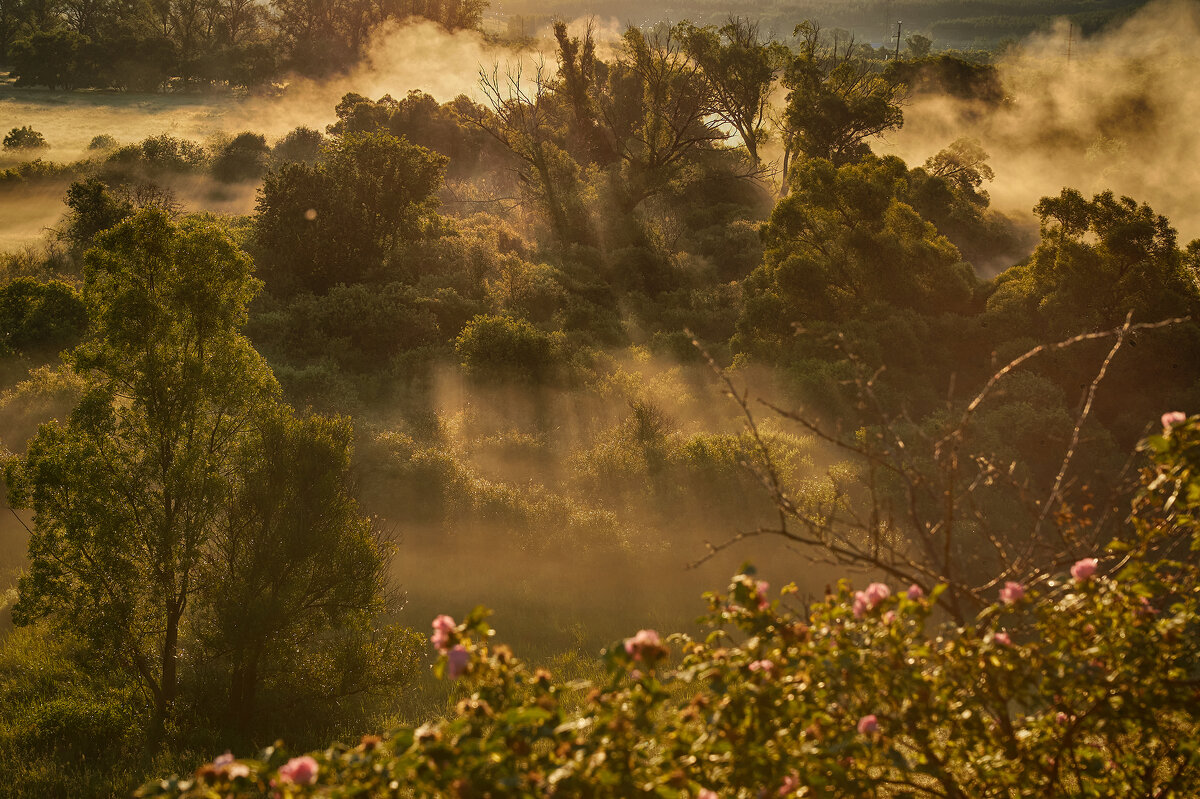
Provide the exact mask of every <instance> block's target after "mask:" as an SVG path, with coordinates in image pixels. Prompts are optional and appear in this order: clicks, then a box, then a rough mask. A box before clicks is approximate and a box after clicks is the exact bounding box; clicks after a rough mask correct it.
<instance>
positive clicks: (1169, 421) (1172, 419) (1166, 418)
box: [1162, 411, 1187, 434]
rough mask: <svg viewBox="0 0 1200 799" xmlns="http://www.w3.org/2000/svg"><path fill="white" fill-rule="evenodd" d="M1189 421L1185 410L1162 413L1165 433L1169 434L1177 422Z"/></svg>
mask: <svg viewBox="0 0 1200 799" xmlns="http://www.w3.org/2000/svg"><path fill="white" fill-rule="evenodd" d="M1186 421H1187V414H1186V413H1184V412H1183V411H1171V412H1169V413H1164V414H1163V415H1162V426H1163V433H1164V434H1169V433H1170V432H1171V428H1172V427H1174V426H1175V425H1177V424H1182V423H1183V422H1186Z"/></svg>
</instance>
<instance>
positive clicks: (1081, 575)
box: [1071, 558, 1098, 583]
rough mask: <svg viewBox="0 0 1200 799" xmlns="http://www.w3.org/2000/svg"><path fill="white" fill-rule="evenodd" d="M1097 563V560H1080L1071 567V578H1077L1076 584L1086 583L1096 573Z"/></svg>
mask: <svg viewBox="0 0 1200 799" xmlns="http://www.w3.org/2000/svg"><path fill="white" fill-rule="evenodd" d="M1097 563H1098V562H1097V560H1096V559H1095V558H1083V559H1082V560H1078V561H1076V562H1075V565H1074V566H1072V567H1071V576H1072V577H1074V578H1075V582H1077V583H1086V582H1087V581H1088V580H1089V579H1090V578H1091V576H1092V575H1093V574H1095V573H1096V566H1097Z"/></svg>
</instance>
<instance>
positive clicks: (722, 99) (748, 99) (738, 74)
mask: <svg viewBox="0 0 1200 799" xmlns="http://www.w3.org/2000/svg"><path fill="white" fill-rule="evenodd" d="M680 31H681V35H682V37H683V41H684V48H685V49H686V51H687V53H688V55H690V56H691V57H692V59H693V60H695V61H696V63H697V64H699V65H700V72H701V75H702V76H703V77H704V81H705V83H706V84H707V85H708V90H709V102H710V104H711V110H712V112H713V114H715V115H716V116H717V117H718V118H719V119H720V120H721V121H722V122H724V123H725V124H727V125H729V126H730V127H732V128H733V129H734V130H736V131H737V134H738V137H739V138H740V139H741V140H742V145H743V146H744V147H745V148H746V152H747V153H749V155H750V159H751V160H752V161H753V162H754V163H755V164H758V163H759V160H760V159H759V155H758V145H759V143H761V142H762V141H763V140H764V139H765V138H766V129H765V123H766V121H767V111H768V110H769V107H770V102H771V87H772V86H773V85H774V83H775V79H776V77H777V75H778V73H779V71H780V70H781V69H782V68H783V67H784V65H785V64H786V62H787V60H788V56H789V55H790V53H789V51H788V49H787V47H786V46H785V45H783V44H782V43H780V42H772V41H765V40H764V39H763V38H762V37H761V35H760V34H759V30H758V24H757V23H755V22H751V21H749V20H746V19H742V18H741V17H736V18H733V19H730V20H729V21H728V22H726V23H725V24H724V25H722V26H721V27H720V28H715V27H713V26H711V25H710V26H706V27H703V28H698V27H695V26H693V25H689V24H687V23H684V24H683V25H681V26H680Z"/></svg>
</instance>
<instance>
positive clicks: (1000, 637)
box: [992, 630, 1012, 646]
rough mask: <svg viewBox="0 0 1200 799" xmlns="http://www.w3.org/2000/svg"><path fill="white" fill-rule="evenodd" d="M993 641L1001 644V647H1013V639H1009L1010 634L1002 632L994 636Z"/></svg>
mask: <svg viewBox="0 0 1200 799" xmlns="http://www.w3.org/2000/svg"><path fill="white" fill-rule="evenodd" d="M992 640H993V641H995V642H996V643H998V644H1000V646H1012V639H1011V638H1009V637H1008V633H1006V632H1004V631H1003V630H1001V631H1000V632H998V633H996V634H995V635H994V636H992Z"/></svg>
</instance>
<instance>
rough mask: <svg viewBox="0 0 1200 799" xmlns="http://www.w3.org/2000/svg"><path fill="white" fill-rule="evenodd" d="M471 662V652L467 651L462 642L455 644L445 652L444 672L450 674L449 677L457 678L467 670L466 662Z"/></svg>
mask: <svg viewBox="0 0 1200 799" xmlns="http://www.w3.org/2000/svg"><path fill="white" fill-rule="evenodd" d="M470 662H471V654H470V653H469V652H467V648H466V647H465V646H463V645H462V644H455V646H454V648H453V649H451V650H450V651H449V652H447V653H446V673H447V674H449V675H450V679H452V680H457V679H458V678H459V677H461V676H462V674H463V672H464V671H466V670H467V664H468V663H470Z"/></svg>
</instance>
